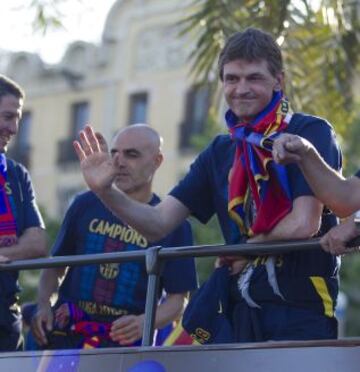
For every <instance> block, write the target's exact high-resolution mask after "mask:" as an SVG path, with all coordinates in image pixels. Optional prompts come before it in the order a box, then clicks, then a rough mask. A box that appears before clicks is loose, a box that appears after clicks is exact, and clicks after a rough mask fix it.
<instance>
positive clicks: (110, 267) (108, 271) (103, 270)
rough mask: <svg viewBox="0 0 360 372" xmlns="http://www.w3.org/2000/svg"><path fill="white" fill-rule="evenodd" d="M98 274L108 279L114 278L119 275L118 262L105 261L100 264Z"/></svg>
mask: <svg viewBox="0 0 360 372" xmlns="http://www.w3.org/2000/svg"><path fill="white" fill-rule="evenodd" d="M100 274H101V275H102V276H103V277H104V278H105V279H108V280H111V279H115V278H116V277H117V276H118V275H119V264H118V263H106V264H101V265H100Z"/></svg>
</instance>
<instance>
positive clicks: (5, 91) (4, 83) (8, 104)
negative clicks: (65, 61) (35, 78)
mask: <svg viewBox="0 0 360 372" xmlns="http://www.w3.org/2000/svg"><path fill="white" fill-rule="evenodd" d="M24 97H25V94H24V91H23V89H22V88H21V87H20V86H19V85H18V84H17V83H15V82H14V81H13V80H11V79H9V78H8V77H6V76H3V75H0V261H1V262H6V261H9V260H11V261H13V260H23V259H28V258H36V257H41V256H44V255H45V254H46V235H45V231H44V227H45V226H44V222H43V220H42V218H41V215H40V212H39V209H38V207H37V204H36V200H35V194H34V190H33V186H32V183H31V179H30V175H29V173H28V171H27V170H26V169H25V167H24V166H23V165H22V164H19V163H17V162H16V161H14V160H12V159H9V158H8V157H7V156H6V151H7V148H8V144H9V142H10V140H11V139H12V138H13V137H14V136H16V134H17V133H18V129H19V122H20V119H21V115H22V109H23V103H24ZM18 274H19V273H18V272H17V271H0V350H1V351H17V350H22V348H23V337H22V332H21V328H22V326H21V324H22V322H21V315H20V314H21V313H20V307H19V305H18V297H17V294H18V292H19V291H20V288H19V285H18Z"/></svg>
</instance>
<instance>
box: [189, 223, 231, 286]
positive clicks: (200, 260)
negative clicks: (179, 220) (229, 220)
mask: <svg viewBox="0 0 360 372" xmlns="http://www.w3.org/2000/svg"><path fill="white" fill-rule="evenodd" d="M190 222H191V226H192V229H193V234H194V244H195V245H210V244H224V243H223V242H224V241H223V238H222V234H221V231H220V226H219V223H218V221H217V218H216V217H213V218H212V219H211V220H210V221H209V222H208V223H207V224H206V225H203V224H201V223H200V222H199V221H198V220H196V219H194V218H192V219H191V220H190ZM214 261H215V257H197V258H196V270H197V273H198V277H199V282H200V283H203V282H204V281H205V280H206V279H207V278H208V277H209V275H210V274H211V272H212V271H213V269H214Z"/></svg>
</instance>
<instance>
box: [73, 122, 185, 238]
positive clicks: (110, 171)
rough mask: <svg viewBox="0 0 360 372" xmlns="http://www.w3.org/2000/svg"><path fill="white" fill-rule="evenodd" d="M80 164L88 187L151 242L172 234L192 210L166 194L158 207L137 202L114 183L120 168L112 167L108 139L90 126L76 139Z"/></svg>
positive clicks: (75, 144) (112, 159)
mask: <svg viewBox="0 0 360 372" xmlns="http://www.w3.org/2000/svg"><path fill="white" fill-rule="evenodd" d="M74 148H75V151H76V153H77V155H78V157H79V160H80V167H81V170H82V173H83V176H84V179H85V181H86V183H87V184H88V186H89V188H90V189H91V190H92V191H93V192H94V193H95V194H96V195H97V196H98V197H99V198H100V200H101V201H102V202H103V203H104V205H105V206H106V207H107V208H109V209H110V210H111V211H112V212H113V213H114V214H115V215H116V216H117V217H118V218H120V219H121V220H123V221H125V222H126V223H128V224H129V225H131V226H132V227H133V228H134V229H136V230H137V231H138V232H139V233H141V234H142V235H144V236H145V237H146V238H147V239H148V240H149V241H157V240H159V239H161V238H163V237H164V236H165V235H167V234H168V233H170V232H171V231H172V230H173V229H174V228H175V227H176V226H178V225H179V224H180V223H181V222H182V221H183V220H184V219H185V218H186V217H187V216H188V215H189V210H188V208H187V207H185V206H184V205H183V204H182V203H181V202H180V201H178V200H177V199H176V198H174V197H172V196H167V197H166V198H164V200H163V201H162V202H161V203H160V204H158V205H157V206H156V207H152V206H149V205H147V204H143V203H140V202H137V201H135V200H133V199H131V198H129V197H128V196H127V195H125V193H123V192H122V191H121V190H119V189H118V188H116V187H115V186H114V184H113V182H114V179H115V177H116V176H117V172H118V171H117V169H116V167H114V166H113V161H114V162H115V161H116V156H117V155H115V157H114V158H111V156H110V155H109V153H108V152H107V146H106V143H105V141H104V140H103V139H102V138H101V136H100V135H99V134H96V135H95V133H94V131H93V129H92V128H91V127H89V126H87V127H86V128H85V130H84V131H81V132H80V140H79V141H75V142H74Z"/></svg>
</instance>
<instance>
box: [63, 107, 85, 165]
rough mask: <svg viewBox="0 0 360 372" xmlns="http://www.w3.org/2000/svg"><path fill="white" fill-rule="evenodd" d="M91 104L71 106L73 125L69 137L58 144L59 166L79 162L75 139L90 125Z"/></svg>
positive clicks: (71, 124)
mask: <svg viewBox="0 0 360 372" xmlns="http://www.w3.org/2000/svg"><path fill="white" fill-rule="evenodd" d="M89 118H90V105H89V102H77V103H74V104H72V105H71V117H70V120H71V123H70V133H69V137H68V138H66V139H63V140H60V141H59V142H58V158H57V163H58V164H59V165H66V164H69V163H74V162H77V155H76V153H75V150H74V148H73V141H74V139H76V138H78V135H79V132H80V131H81V130H82V129H84V127H85V125H86V124H88V123H89Z"/></svg>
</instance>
